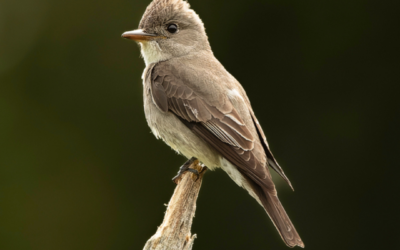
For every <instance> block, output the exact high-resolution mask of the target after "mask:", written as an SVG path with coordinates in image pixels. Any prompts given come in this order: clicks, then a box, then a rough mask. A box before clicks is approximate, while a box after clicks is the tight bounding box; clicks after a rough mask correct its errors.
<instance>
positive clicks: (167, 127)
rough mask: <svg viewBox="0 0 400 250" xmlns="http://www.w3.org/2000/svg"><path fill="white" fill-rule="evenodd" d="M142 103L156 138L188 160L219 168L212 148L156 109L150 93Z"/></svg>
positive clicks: (211, 167)
mask: <svg viewBox="0 0 400 250" xmlns="http://www.w3.org/2000/svg"><path fill="white" fill-rule="evenodd" d="M144 102H145V105H144V107H145V110H144V111H145V115H146V120H147V124H148V125H149V127H150V128H151V131H152V132H153V134H154V135H155V136H156V137H157V138H161V139H162V140H163V141H164V142H165V143H166V144H168V145H169V146H170V147H171V148H172V149H174V150H175V151H176V152H178V153H180V154H182V155H184V156H185V157H187V158H188V159H189V158H191V157H196V158H197V159H199V160H200V161H201V162H202V163H204V164H205V165H206V166H207V167H208V168H210V169H213V168H215V167H219V165H220V156H219V154H218V152H217V151H216V150H215V149H214V148H212V146H210V145H209V144H208V143H207V142H205V141H204V140H202V139H200V138H199V137H198V136H197V135H195V134H194V133H193V132H192V131H191V130H190V129H189V128H188V127H186V126H185V124H183V123H182V122H181V121H180V120H179V119H178V118H177V117H176V116H175V115H174V114H172V113H171V112H163V111H161V110H160V109H159V108H157V106H155V105H154V103H153V101H152V99H151V96H150V93H147V94H145V98H144Z"/></svg>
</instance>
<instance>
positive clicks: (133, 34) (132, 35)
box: [122, 30, 159, 42]
mask: <svg viewBox="0 0 400 250" xmlns="http://www.w3.org/2000/svg"><path fill="white" fill-rule="evenodd" d="M122 37H123V38H126V39H131V40H134V41H136V42H143V41H151V40H154V39H156V38H158V37H159V36H157V35H155V34H149V33H146V32H143V30H132V31H127V32H124V33H123V34H122Z"/></svg>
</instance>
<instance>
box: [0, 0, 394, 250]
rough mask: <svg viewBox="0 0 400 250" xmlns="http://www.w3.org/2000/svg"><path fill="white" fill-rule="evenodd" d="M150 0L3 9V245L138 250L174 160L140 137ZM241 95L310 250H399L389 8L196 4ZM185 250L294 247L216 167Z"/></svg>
mask: <svg viewBox="0 0 400 250" xmlns="http://www.w3.org/2000/svg"><path fill="white" fill-rule="evenodd" d="M149 2H150V1H149V0H114V1H106V0H79V1H78V0H69V1H54V0H53V1H51V0H35V1H33V0H12V1H11V0H1V1H0V148H1V150H0V249H2V250H31V249H32V250H36V249H37V250H54V249H57V250H71V249H74V250H75V249H76V250H79V249H85V250H87V249H96V250H102V249H118V250H123V249H142V247H143V246H144V244H145V242H146V241H147V239H148V238H149V237H150V236H151V235H153V234H154V233H155V231H156V228H157V226H158V225H159V224H160V223H161V221H162V218H163V215H164V211H165V206H164V204H165V203H168V201H169V198H170V196H171V194H172V192H173V189H174V187H175V185H174V184H173V183H172V182H171V178H172V177H173V176H174V175H175V174H176V172H177V170H178V168H179V166H180V165H181V164H182V163H183V162H184V159H183V158H182V157H181V156H179V155H177V154H176V153H174V152H173V151H171V150H170V149H169V148H168V147H167V146H166V145H164V143H163V142H161V141H157V140H156V139H155V138H154V136H153V135H152V134H151V133H150V129H149V128H148V127H147V124H146V122H145V118H144V114H143V104H142V83H141V78H140V77H141V74H142V71H143V68H144V63H143V61H142V59H141V58H140V53H139V49H138V46H137V45H136V44H135V43H133V42H132V41H127V40H123V39H122V38H121V37H120V36H121V34H122V32H124V31H127V30H132V29H135V28H136V27H137V26H138V23H139V20H140V18H141V15H142V14H143V12H144V10H145V7H146V6H147V5H148V4H149ZM190 3H191V5H192V7H193V8H194V9H195V10H196V12H197V13H199V14H200V16H201V18H202V19H203V21H204V23H205V25H206V28H207V33H208V35H209V39H210V42H211V45H212V47H213V50H214V53H215V55H216V57H217V58H218V59H219V60H220V61H221V62H222V63H223V64H224V65H225V67H226V68H227V69H228V70H229V71H230V72H231V73H232V74H233V75H234V76H235V77H236V78H237V79H238V80H239V81H240V82H241V83H242V84H243V85H244V87H245V89H246V91H247V93H248V95H249V97H250V99H251V101H252V104H253V107H254V110H255V112H256V114H257V116H258V119H259V120H260V122H261V124H262V125H263V128H264V130H265V132H266V135H267V137H268V140H269V143H270V145H271V146H272V150H273V152H274V154H275V156H276V157H277V159H278V161H279V162H280V164H281V165H282V166H283V168H284V170H285V172H286V174H287V175H288V177H289V178H290V179H291V181H292V183H293V185H294V187H295V189H296V191H295V192H294V193H293V192H292V191H291V190H290V189H289V188H288V187H287V186H286V185H285V184H284V183H283V182H282V181H281V180H280V179H279V178H276V182H277V185H278V189H279V194H280V198H281V201H282V203H283V204H284V206H285V208H286V210H287V212H288V213H289V215H290V217H291V218H292V220H293V221H294V224H295V225H296V227H297V229H298V231H299V232H300V235H301V236H302V238H303V240H304V242H305V244H306V249H310V250H312V249H326V250H329V249H352V250H354V249H395V248H396V246H397V245H398V237H399V234H398V233H399V223H398V222H399V220H398V219H399V218H398V215H397V214H398V213H399V206H398V199H399V188H398V186H399V185H398V184H399V167H400V164H399V153H400V150H399V139H400V137H399V132H398V131H399V108H400V103H399V93H400V92H399V88H398V85H399V77H398V72H399V66H400V63H399V53H398V52H399V44H400V43H399V40H398V39H397V38H398V36H399V30H400V29H399V26H398V24H399V23H400V21H399V8H398V5H399V4H398V1H373V0H364V1H361V0H336V1H319V0H309V1H287V0H263V1H261V0H246V1H239V0H191V1H190ZM197 208H198V209H197V213H196V217H195V219H194V224H193V228H192V232H193V233H196V234H198V239H197V240H196V241H195V245H194V249H208V250H211V249H250V250H259V249H260V250H261V249H288V248H287V247H286V246H285V245H284V243H283V242H282V241H281V239H280V237H279V235H278V233H277V232H276V230H275V229H274V227H273V225H272V223H271V222H270V220H269V219H268V217H267V215H266V214H265V213H264V211H263V209H262V208H261V207H260V206H259V205H258V204H257V203H256V202H255V201H254V200H253V199H252V198H251V197H250V196H249V195H248V194H247V193H246V192H245V191H244V190H242V189H240V188H239V187H237V186H236V185H235V184H234V183H233V181H231V180H230V179H229V178H228V176H227V175H226V174H225V173H223V172H222V171H215V172H209V173H207V174H206V176H205V180H204V183H203V187H202V190H201V193H200V196H199V200H198V206H197Z"/></svg>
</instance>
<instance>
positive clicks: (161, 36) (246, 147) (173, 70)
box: [122, 0, 304, 247]
mask: <svg viewBox="0 0 400 250" xmlns="http://www.w3.org/2000/svg"><path fill="white" fill-rule="evenodd" d="M122 37H123V38H126V39H130V40H134V41H136V42H137V43H138V44H139V45H140V49H141V55H142V57H143V59H144V62H145V64H146V67H145V69H144V71H143V74H142V79H143V102H144V111H145V117H146V120H147V123H148V125H149V127H150V129H151V131H152V133H153V134H154V135H155V137H156V138H158V139H162V140H163V141H164V142H165V143H166V144H167V145H169V146H170V147H171V148H172V149H173V150H175V151H176V152H178V153H179V154H182V155H183V156H185V157H186V158H187V159H189V160H188V161H187V162H186V163H185V164H184V165H183V166H182V168H181V170H180V172H179V174H182V173H183V172H184V171H187V170H188V167H187V166H188V165H190V163H191V162H192V161H193V160H194V159H198V160H199V161H200V162H201V163H203V164H204V165H205V166H207V167H208V168H209V169H211V170H214V169H217V168H221V169H223V170H224V171H225V172H226V173H227V174H228V175H229V176H230V178H231V179H232V180H233V181H234V182H235V183H236V184H237V185H239V186H240V187H243V188H244V189H245V190H247V191H248V193H249V194H250V195H251V196H252V197H253V198H254V199H255V200H256V201H257V202H258V203H259V204H260V205H261V206H262V207H263V208H264V209H265V211H266V212H267V214H268V215H269V217H270V219H271V220H272V222H273V224H274V225H275V227H276V228H277V230H278V232H279V234H280V236H281V238H282V239H283V241H284V242H285V243H286V245H287V246H289V247H295V246H299V247H304V243H303V241H302V240H301V238H300V236H299V234H298V233H297V230H296V229H295V227H294V225H293V223H292V222H291V220H290V218H289V217H288V215H287V213H286V212H285V209H284V208H283V206H282V204H281V202H280V201H279V198H278V196H277V191H276V188H275V185H274V182H273V180H272V177H271V173H270V170H269V168H271V169H273V170H274V171H276V172H277V173H278V174H279V175H280V176H281V177H282V178H283V179H284V180H285V181H286V182H287V183H288V184H289V186H290V187H291V188H292V189H293V187H292V184H291V183H290V181H289V179H288V178H287V177H286V175H285V173H284V172H283V170H282V168H281V167H280V165H279V164H278V162H277V161H276V159H275V157H274V156H273V154H272V152H271V150H270V147H269V145H268V142H267V139H266V137H265V134H264V132H263V129H262V127H261V125H260V123H259V121H258V120H257V118H256V116H255V114H254V111H253V109H252V106H251V104H250V100H249V98H248V97H247V94H246V92H245V90H244V88H243V87H242V85H241V84H240V83H239V82H238V81H237V80H236V79H235V78H234V77H233V76H232V75H231V74H230V73H229V72H228V71H227V70H226V69H225V68H224V66H223V65H222V64H221V63H220V62H219V61H218V60H217V59H216V57H215V56H214V54H213V51H212V50H211V46H210V43H209V41H208V37H207V34H206V32H205V27H204V24H203V22H202V20H201V19H200V17H199V15H198V14H197V13H196V12H195V11H194V10H193V9H191V7H190V5H189V3H188V2H187V1H184V0H153V1H152V2H151V3H150V4H149V5H148V7H147V8H146V10H145V12H144V14H143V16H142V19H141V20H140V23H139V27H138V29H136V30H132V31H127V32H124V33H123V34H122ZM189 171H190V170H189ZM192 171H193V170H192ZM179 174H178V175H179Z"/></svg>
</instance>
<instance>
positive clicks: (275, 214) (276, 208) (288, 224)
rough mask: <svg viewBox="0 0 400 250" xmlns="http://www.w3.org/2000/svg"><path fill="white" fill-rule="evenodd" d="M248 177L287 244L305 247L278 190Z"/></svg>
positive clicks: (255, 193) (253, 189)
mask: <svg viewBox="0 0 400 250" xmlns="http://www.w3.org/2000/svg"><path fill="white" fill-rule="evenodd" d="M246 179H247V181H248V182H249V184H250V186H251V188H252V191H253V192H254V195H255V196H256V197H257V198H258V201H259V202H260V204H261V205H262V206H263V207H264V209H265V211H266V212H267V214H268V215H269V217H270V218H271V220H272V222H273V223H274V225H275V227H276V229H277V230H278V232H279V234H280V235H281V237H282V239H283V241H284V242H285V243H286V245H288V246H289V247H295V246H299V247H302V248H304V243H303V241H302V240H301V238H300V236H299V234H298V233H297V231H296V228H295V227H294V226H293V223H292V221H291V220H290V218H289V216H288V215H287V214H286V211H285V209H284V208H283V206H282V204H281V202H280V201H279V198H278V196H277V194H276V191H275V190H273V192H272V191H271V190H267V189H266V188H262V187H260V186H259V185H257V184H256V183H255V182H254V181H252V180H250V179H249V178H246ZM249 191H250V190H249Z"/></svg>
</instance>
